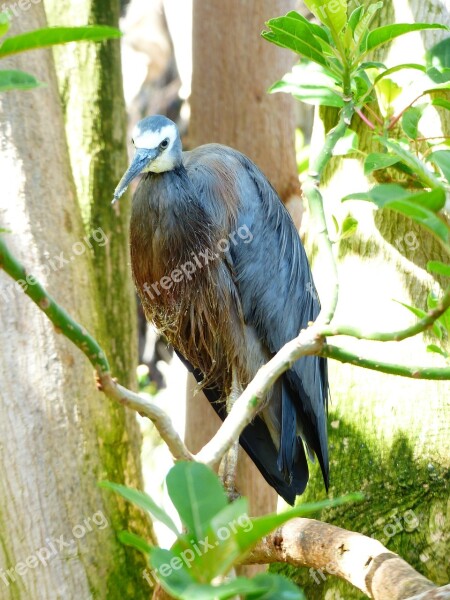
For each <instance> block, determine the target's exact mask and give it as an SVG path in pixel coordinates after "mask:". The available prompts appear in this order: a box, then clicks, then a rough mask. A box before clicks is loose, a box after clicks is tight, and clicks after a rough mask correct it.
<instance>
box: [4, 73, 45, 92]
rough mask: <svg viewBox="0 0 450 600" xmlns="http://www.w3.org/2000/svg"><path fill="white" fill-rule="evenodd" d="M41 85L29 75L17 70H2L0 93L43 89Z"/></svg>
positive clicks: (42, 84)
mask: <svg viewBox="0 0 450 600" xmlns="http://www.w3.org/2000/svg"><path fill="white" fill-rule="evenodd" d="M43 86H45V84H44V83H41V82H40V81H38V80H37V79H36V77H34V76H33V75H30V74H29V73H25V72H24V71H15V70H0V92H8V91H10V90H32V89H33V88H37V87H43Z"/></svg>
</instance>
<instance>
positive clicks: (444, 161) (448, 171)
mask: <svg viewBox="0 0 450 600" xmlns="http://www.w3.org/2000/svg"><path fill="white" fill-rule="evenodd" d="M428 160H429V161H430V162H432V163H434V164H435V165H437V166H438V167H439V168H440V170H441V171H442V173H443V175H444V177H445V179H446V180H447V182H448V183H450V150H436V152H432V153H431V154H430V155H429V157H428Z"/></svg>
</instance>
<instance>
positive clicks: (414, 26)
mask: <svg viewBox="0 0 450 600" xmlns="http://www.w3.org/2000/svg"><path fill="white" fill-rule="evenodd" d="M424 29H445V30H448V27H447V26H446V25H441V24H440V23H395V24H393V25H383V26H382V27H378V28H377V29H373V30H372V31H371V32H370V33H369V35H368V36H367V40H366V47H365V51H366V52H370V51H371V50H373V49H374V48H378V46H382V45H383V44H387V43H388V42H390V41H392V40H393V39H395V38H397V37H399V36H401V35H404V34H405V33H411V32H413V31H422V30H424Z"/></svg>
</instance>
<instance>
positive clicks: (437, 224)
mask: <svg viewBox="0 0 450 600" xmlns="http://www.w3.org/2000/svg"><path fill="white" fill-rule="evenodd" d="M342 200H343V201H346V200H366V201H368V202H373V203H374V204H376V205H377V206H378V208H390V209H391V210H396V211H397V212H399V213H402V214H403V215H406V216H407V217H409V218H410V219H413V220H414V221H416V222H417V223H420V225H422V226H423V227H426V228H427V229H428V230H430V231H431V232H432V233H434V235H436V236H437V237H438V238H439V239H441V240H442V241H444V242H446V243H448V239H449V229H448V227H447V226H446V224H445V223H444V222H443V221H441V219H439V217H437V216H436V215H435V214H434V212H433V210H435V209H437V208H438V207H439V206H442V201H443V200H444V201H445V192H444V191H443V190H442V189H440V188H438V189H434V190H432V191H431V192H419V193H410V192H408V191H407V190H405V189H404V188H402V187H401V186H400V185H397V184H394V183H387V184H382V185H377V186H374V187H373V188H372V189H371V190H370V191H369V192H361V193H356V194H349V195H348V196H345V198H343V199H342ZM429 207H432V210H430V208H429Z"/></svg>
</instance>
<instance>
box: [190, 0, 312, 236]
mask: <svg viewBox="0 0 450 600" xmlns="http://www.w3.org/2000/svg"><path fill="white" fill-rule="evenodd" d="M296 5H297V3H296V2H295V1H294V0H275V1H273V0H271V1H269V0H263V1H261V0H248V1H246V2H241V1H240V0H229V1H228V2H220V0H194V18H193V32H192V34H193V71H192V96H191V121H190V129H189V144H190V145H191V147H193V148H194V147H196V146H199V145H200V144H206V143H209V142H217V143H219V144H225V145H226V146H232V147H233V148H236V149H237V150H240V151H241V152H243V153H244V154H246V155H247V156H248V157H249V158H251V159H252V160H253V162H255V163H256V164H257V165H258V167H259V168H260V169H261V170H262V171H263V173H265V175H266V176H267V178H268V179H269V181H270V182H271V183H272V185H273V186H274V188H275V189H276V190H277V192H278V193H279V195H280V197H281V199H282V200H283V202H285V203H287V204H288V207H289V209H290V210H291V212H292V214H293V215H294V218H295V220H296V223H297V224H298V225H300V220H301V203H300V202H299V183H298V176H297V165H296V161H295V148H294V132H295V114H294V105H293V103H292V102H291V101H290V98H288V97H287V96H285V94H267V90H268V88H269V87H270V86H271V85H272V84H273V83H275V81H277V80H278V79H281V77H282V76H283V75H284V74H285V73H286V72H287V71H290V69H291V67H292V65H293V63H294V56H293V54H292V53H289V52H285V51H283V50H282V49H280V48H277V47H276V46H273V45H271V44H267V43H265V42H264V40H263V39H262V37H261V35H260V33H261V31H262V30H263V29H264V23H265V21H267V19H269V18H270V17H272V16H273V15H275V14H276V15H278V14H279V15H281V14H285V13H287V12H289V11H290V10H294V9H295V8H296Z"/></svg>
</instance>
